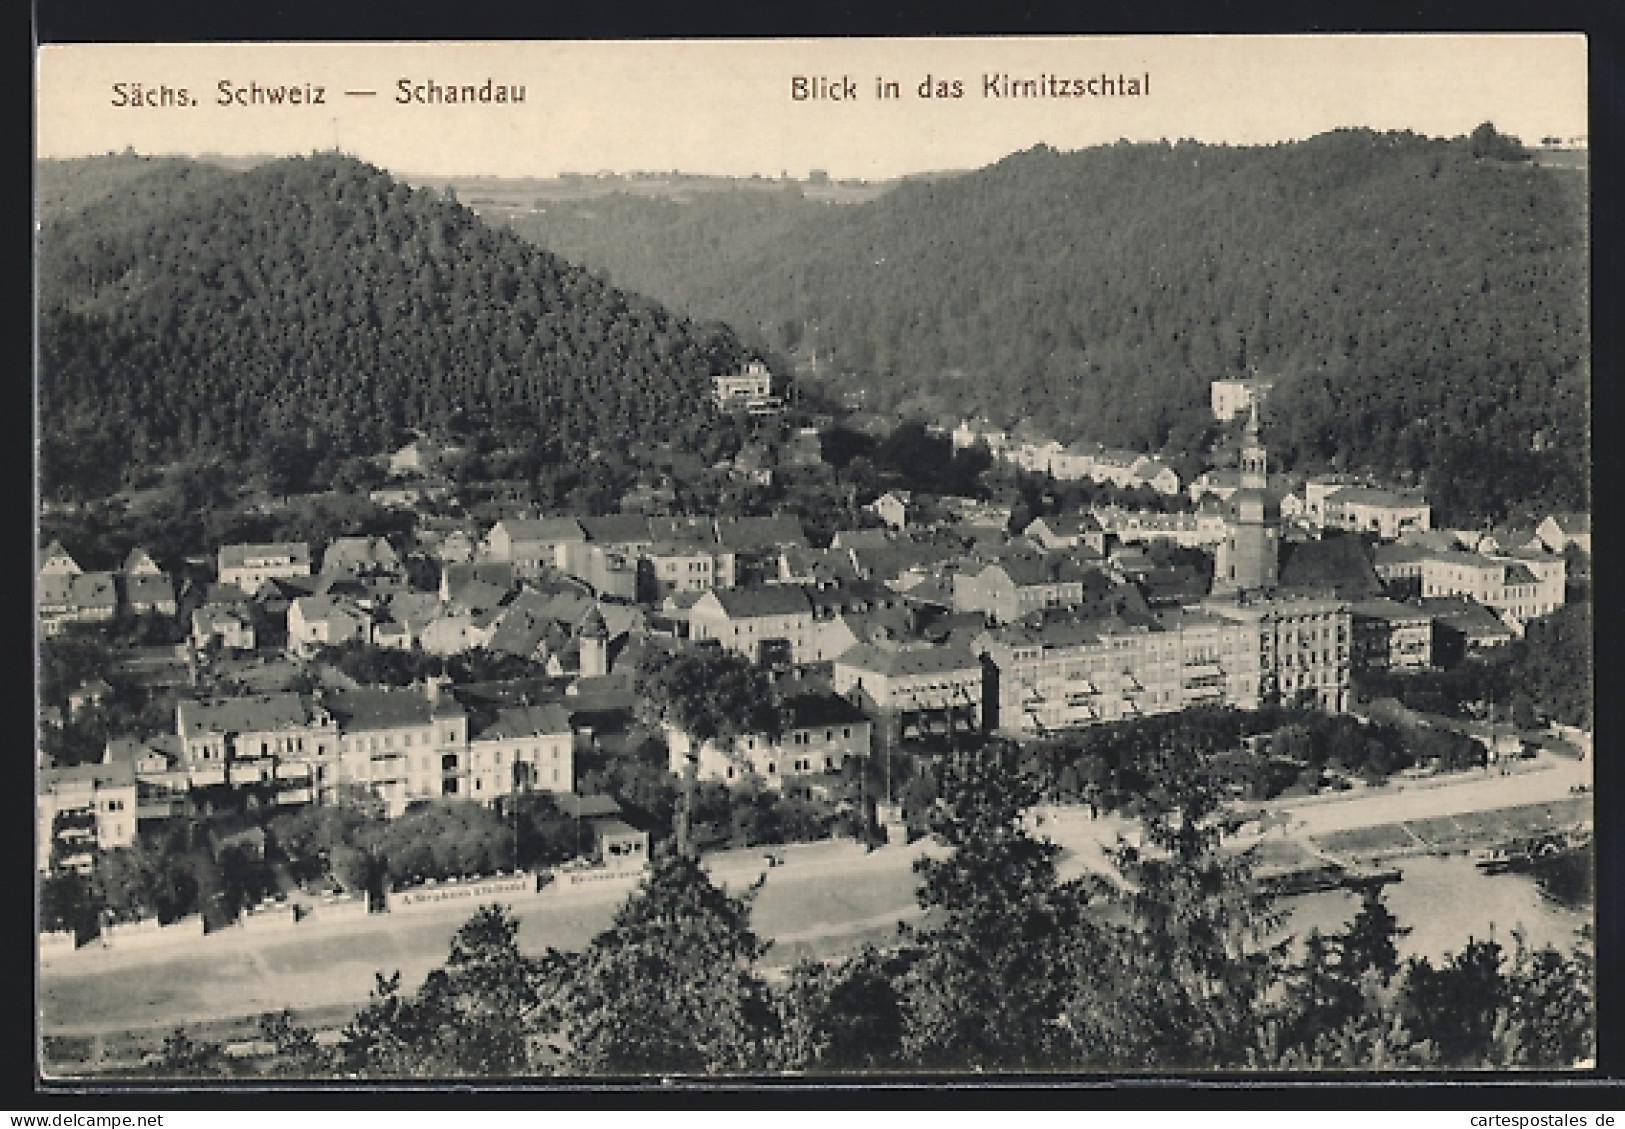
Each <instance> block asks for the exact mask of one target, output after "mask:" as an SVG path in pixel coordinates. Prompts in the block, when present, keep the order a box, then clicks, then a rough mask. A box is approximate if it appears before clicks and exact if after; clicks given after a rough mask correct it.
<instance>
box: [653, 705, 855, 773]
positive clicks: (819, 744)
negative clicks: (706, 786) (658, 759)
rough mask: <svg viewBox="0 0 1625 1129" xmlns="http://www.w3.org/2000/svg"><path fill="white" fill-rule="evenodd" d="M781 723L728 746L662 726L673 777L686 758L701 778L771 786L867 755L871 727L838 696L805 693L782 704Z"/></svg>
mask: <svg viewBox="0 0 1625 1129" xmlns="http://www.w3.org/2000/svg"><path fill="white" fill-rule="evenodd" d="M781 707H782V709H783V712H784V717H785V721H784V725H783V727H782V731H781V732H780V733H779V734H778V735H777V736H771V735H769V734H766V733H750V734H745V735H743V736H740V737H736V738H734V739H733V740H732V741H731V742H718V741H705V742H703V743H697V742H695V741H694V739H693V738H692V737H690V736H689V735H688V734H687V733H685V732H683V731H682V730H681V729H677V728H676V727H673V726H666V727H665V729H666V747H667V749H668V750H669V755H670V762H669V763H670V767H671V771H672V772H673V773H676V774H677V775H679V776H681V775H682V774H683V773H684V772H686V771H687V767H688V764H689V762H690V760H693V761H694V762H695V765H696V774H697V776H698V778H699V779H701V780H720V781H723V782H725V783H729V784H742V783H744V782H745V781H746V780H747V779H751V778H755V779H757V780H760V781H761V782H762V783H764V784H766V785H767V786H768V787H769V788H775V789H780V788H783V787H784V785H785V783H786V781H787V780H788V779H791V778H794V777H796V776H809V775H816V774H820V773H826V772H839V771H840V770H841V766H842V765H844V764H845V763H846V761H847V759H848V758H849V757H867V756H868V755H869V751H870V747H871V738H872V733H873V725H872V723H871V722H870V721H869V719H868V717H866V716H865V715H864V713H863V711H862V710H860V709H859V708H858V707H857V706H855V705H853V704H852V703H851V702H849V701H847V700H846V699H845V698H842V697H840V696H839V695H836V694H803V695H799V696H797V697H793V698H788V699H786V700H785V701H783V702H782V703H781Z"/></svg>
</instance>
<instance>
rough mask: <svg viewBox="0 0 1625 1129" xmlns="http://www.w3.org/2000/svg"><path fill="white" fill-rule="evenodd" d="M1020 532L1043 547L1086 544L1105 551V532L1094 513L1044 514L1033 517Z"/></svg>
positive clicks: (1073, 547) (1053, 547)
mask: <svg viewBox="0 0 1625 1129" xmlns="http://www.w3.org/2000/svg"><path fill="white" fill-rule="evenodd" d="M1021 532H1022V535H1023V536H1024V537H1030V538H1032V539H1033V540H1034V541H1036V542H1037V543H1038V544H1039V545H1041V546H1043V547H1044V548H1045V549H1076V548H1077V547H1078V546H1079V545H1087V546H1089V547H1090V548H1091V549H1093V550H1094V551H1095V552H1097V553H1102V554H1104V553H1105V552H1106V533H1105V531H1104V530H1103V529H1102V528H1101V525H1100V519H1098V518H1097V517H1095V515H1094V514H1046V515H1044V516H1041V517H1036V518H1034V519H1033V520H1032V521H1031V522H1029V523H1028V525H1027V528H1026V529H1024V530H1022V531H1021Z"/></svg>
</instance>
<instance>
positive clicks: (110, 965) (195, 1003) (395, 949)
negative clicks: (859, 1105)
mask: <svg viewBox="0 0 1625 1129" xmlns="http://www.w3.org/2000/svg"><path fill="white" fill-rule="evenodd" d="M934 849H935V848H932V847H930V846H928V845H926V844H924V843H916V844H913V845H912V846H909V847H887V848H882V849H880V850H877V851H874V852H870V853H866V852H865V851H864V850H863V848H862V847H859V846H857V845H856V844H852V843H817V844H805V845H794V846H785V847H775V848H772V849H771V851H772V853H773V854H775V855H777V856H779V857H781V858H783V859H784V864H783V865H781V866H774V867H768V866H767V865H766V863H765V857H764V856H765V855H766V854H767V853H768V849H765V848H764V849H759V850H753V851H749V852H727V853H724V854H722V855H719V856H716V857H713V858H708V859H707V865H708V868H709V869H710V870H711V872H712V874H713V876H714V877H715V879H716V880H717V881H718V882H719V884H721V885H723V886H724V887H725V888H727V889H728V890H729V891H730V892H732V893H735V894H737V893H740V892H742V891H743V890H745V889H746V888H747V887H748V886H749V885H750V884H751V883H752V882H754V881H755V880H756V879H758V878H759V877H761V876H762V875H763V874H764V873H765V874H766V875H767V880H766V882H765V883H764V884H763V886H762V888H761V889H760V890H759V891H758V892H757V893H756V895H755V897H754V902H753V908H752V914H751V920H752V923H753V925H754V927H755V928H756V930H757V931H758V933H759V934H761V935H762V936H764V937H768V938H780V937H782V938H783V939H784V940H783V942H782V943H781V944H778V945H775V947H774V948H773V949H772V950H770V951H769V954H768V957H767V961H766V963H767V964H769V965H774V964H788V963H791V962H793V961H794V960H795V959H797V958H798V957H800V956H826V955H830V954H831V953H834V952H839V951H844V950H845V949H849V948H852V947H855V946H856V945H859V944H861V943H863V942H865V941H873V942H876V943H884V942H885V941H887V940H889V939H890V938H891V937H892V936H893V935H894V932H895V925H896V922H898V921H902V920H911V919H914V918H915V917H917V916H918V914H919V910H918V907H917V904H916V903H915V900H914V891H915V888H916V886H917V879H916V877H915V875H914V873H913V862H914V859H915V858H917V857H919V855H920V854H921V853H922V852H923V851H927V850H934ZM633 888H634V887H633V885H632V884H631V883H629V882H604V883H589V884H584V885H582V886H578V887H570V888H558V887H550V888H549V889H548V890H546V891H544V892H543V893H541V894H539V895H521V896H517V897H502V896H500V895H499V896H494V897H489V898H481V899H472V900H468V901H463V900H458V901H453V902H448V903H446V904H445V905H433V906H429V907H425V908H420V909H414V910H413V911H412V912H410V913H385V914H372V915H369V916H367V917H364V918H357V919H352V920H341V921H330V922H326V923H324V922H322V920H321V918H320V914H319V911H318V914H317V915H316V916H313V917H311V918H309V919H308V920H306V921H302V922H299V923H298V924H296V925H292V926H289V927H287V928H285V929H283V930H278V931H267V932H261V933H256V932H249V931H246V930H241V929H235V928H234V929H228V930H225V931H222V932H219V933H213V934H210V935H208V936H205V937H191V938H177V939H176V940H175V941H173V942H169V943H166V944H164V945H163V946H159V947H153V948H142V949H135V948H131V949H123V950H121V949H118V948H108V949H103V948H101V947H99V946H97V945H94V944H93V945H91V946H87V947H86V948H84V949H80V950H79V951H77V952H74V953H70V954H65V955H63V956H61V957H58V958H56V959H54V960H52V961H51V962H50V963H48V964H46V965H45V966H44V968H43V969H42V975H41V978H40V990H39V999H40V1006H41V1012H42V1015H41V1020H42V1024H41V1025H42V1029H43V1030H44V1032H45V1033H46V1034H50V1035H90V1034H101V1033H110V1032H117V1031H126V1030H140V1029H153V1028H165V1027H174V1026H176V1025H179V1024H186V1023H200V1022H205V1021H214V1020H223V1019H235V1018H241V1017H253V1016H257V1015H260V1014H262V1013H264V1012H268V1011H280V1010H281V1009H283V1008H294V1009H296V1010H297V1009H306V1008H320V1007H331V1006H334V1005H341V1004H355V1005H357V1006H359V1005H361V1004H363V1003H365V1002H366V999H367V996H368V993H369V992H370V991H371V990H372V988H373V985H374V983H375V974H376V973H380V972H382V973H384V974H385V975H388V974H390V973H393V972H396V971H399V972H400V973H401V984H402V987H403V988H405V989H408V990H410V989H415V988H416V987H417V986H418V985H419V984H421V983H422V982H423V978H424V976H425V975H427V974H428V972H429V971H430V970H431V969H434V968H437V967H439V966H440V965H441V964H443V963H444V962H445V959H446V952H447V949H448V947H449V945H450V942H451V937H452V935H453V934H454V933H455V932H456V931H457V929H458V928H459V927H460V926H461V925H462V924H463V923H464V922H465V921H467V920H468V918H469V917H470V916H471V915H472V914H473V912H474V910H475V908H476V907H477V906H479V905H482V904H487V903H489V902H493V901H494V902H502V903H505V904H508V905H510V906H512V907H513V909H514V912H515V915H516V916H517V917H518V918H519V921H520V929H519V944H520V947H521V949H522V950H524V951H525V952H527V953H533V954H537V953H541V952H544V951H545V950H546V949H548V948H549V947H552V948H558V949H582V948H585V947H586V946H587V944H588V942H590V941H591V940H592V938H593V937H594V936H595V935H596V934H598V933H599V932H601V931H603V930H604V929H606V928H608V927H609V925H610V923H611V919H612V918H613V917H614V914H615V910H616V909H617V908H618V907H619V906H620V905H621V904H622V903H623V902H624V901H625V900H626V899H627V897H628V896H629V895H630V894H631V892H632V889H633Z"/></svg>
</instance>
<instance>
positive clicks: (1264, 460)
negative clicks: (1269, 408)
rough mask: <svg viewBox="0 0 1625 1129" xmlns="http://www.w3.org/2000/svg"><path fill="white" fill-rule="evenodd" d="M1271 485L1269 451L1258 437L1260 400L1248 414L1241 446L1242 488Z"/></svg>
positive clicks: (1254, 402)
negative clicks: (1244, 436)
mask: <svg viewBox="0 0 1625 1129" xmlns="http://www.w3.org/2000/svg"><path fill="white" fill-rule="evenodd" d="M1268 485H1269V452H1267V451H1265V450H1264V444H1263V443H1262V442H1260V441H1259V438H1258V401H1257V400H1254V401H1253V404H1252V411H1251V412H1250V413H1248V416H1247V432H1246V438H1245V440H1244V441H1243V443H1242V447H1241V488H1242V489H1243V490H1263V489H1264V488H1265V487H1266V486H1268Z"/></svg>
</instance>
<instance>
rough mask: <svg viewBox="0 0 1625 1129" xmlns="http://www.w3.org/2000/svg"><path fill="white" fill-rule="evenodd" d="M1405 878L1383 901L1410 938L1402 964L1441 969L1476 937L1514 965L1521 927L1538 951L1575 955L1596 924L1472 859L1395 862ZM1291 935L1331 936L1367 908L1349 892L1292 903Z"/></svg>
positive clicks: (1587, 909)
mask: <svg viewBox="0 0 1625 1129" xmlns="http://www.w3.org/2000/svg"><path fill="white" fill-rule="evenodd" d="M1395 865H1396V866H1397V867H1398V868H1399V870H1400V871H1401V872H1402V873H1403V877H1402V879H1401V880H1400V881H1398V882H1393V883H1390V884H1389V885H1387V886H1385V887H1383V901H1384V902H1385V903H1386V904H1387V906H1388V909H1389V910H1390V911H1391V912H1392V913H1393V915H1394V916H1395V917H1396V918H1398V919H1399V924H1400V925H1401V926H1402V927H1407V926H1408V927H1409V928H1410V930H1411V931H1410V933H1409V934H1407V935H1406V936H1404V937H1402V938H1400V939H1399V942H1398V944H1399V951H1400V955H1401V956H1402V957H1405V956H1413V955H1414V956H1422V957H1427V958H1428V959H1430V960H1431V961H1433V963H1434V964H1435V965H1437V964H1438V963H1439V962H1440V961H1441V960H1442V959H1443V958H1444V956H1445V954H1446V953H1459V952H1460V951H1461V950H1462V949H1463V948H1465V947H1466V945H1467V941H1468V939H1469V938H1473V939H1483V940H1494V941H1496V942H1498V943H1499V944H1500V945H1501V946H1502V948H1503V949H1504V950H1505V952H1506V954H1507V956H1508V958H1510V956H1511V953H1512V949H1513V942H1512V930H1513V929H1514V927H1520V926H1521V928H1522V930H1523V932H1524V933H1525V935H1526V937H1527V939H1528V943H1529V945H1530V946H1531V947H1532V948H1540V947H1541V946H1543V945H1547V944H1550V945H1552V946H1554V947H1555V948H1557V949H1558V950H1559V951H1562V952H1568V951H1570V950H1571V949H1572V948H1573V943H1574V934H1575V930H1577V929H1579V928H1580V927H1581V926H1582V925H1585V924H1588V923H1590V922H1591V921H1592V920H1593V919H1594V917H1595V914H1594V911H1593V909H1592V907H1591V906H1590V905H1584V906H1579V907H1574V908H1570V907H1567V906H1564V905H1560V904H1558V903H1557V902H1555V901H1553V900H1552V899H1550V898H1549V897H1547V896H1546V894H1545V893H1543V892H1542V891H1541V888H1540V886H1539V885H1538V884H1537V883H1536V881H1535V879H1534V878H1533V877H1532V876H1531V875H1529V874H1523V873H1504V874H1493V875H1492V874H1485V873H1484V872H1483V871H1481V870H1479V869H1478V868H1477V867H1476V866H1474V865H1473V862H1472V859H1471V858H1469V857H1468V856H1466V855H1461V854H1456V855H1448V856H1445V857H1442V858H1440V857H1433V856H1427V855H1423V856H1417V857H1414V858H1402V859H1398V860H1395ZM1282 908H1283V909H1286V910H1287V911H1288V914H1289V917H1288V921H1287V929H1288V931H1290V932H1292V933H1294V934H1296V935H1297V936H1298V937H1299V938H1302V937H1304V936H1305V935H1307V934H1308V932H1309V930H1310V929H1312V928H1319V929H1320V931H1321V932H1322V933H1330V932H1334V931H1336V930H1339V929H1341V928H1343V927H1344V926H1345V925H1347V924H1348V923H1349V921H1350V920H1351V919H1352V918H1353V917H1354V914H1355V912H1356V911H1358V909H1359V908H1360V901H1359V898H1358V896H1357V895H1355V894H1352V893H1349V892H1347V891H1343V890H1331V891H1327V892H1325V893H1318V894H1304V895H1301V896H1298V897H1293V898H1289V899H1287V900H1286V901H1285V902H1283V903H1282Z"/></svg>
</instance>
